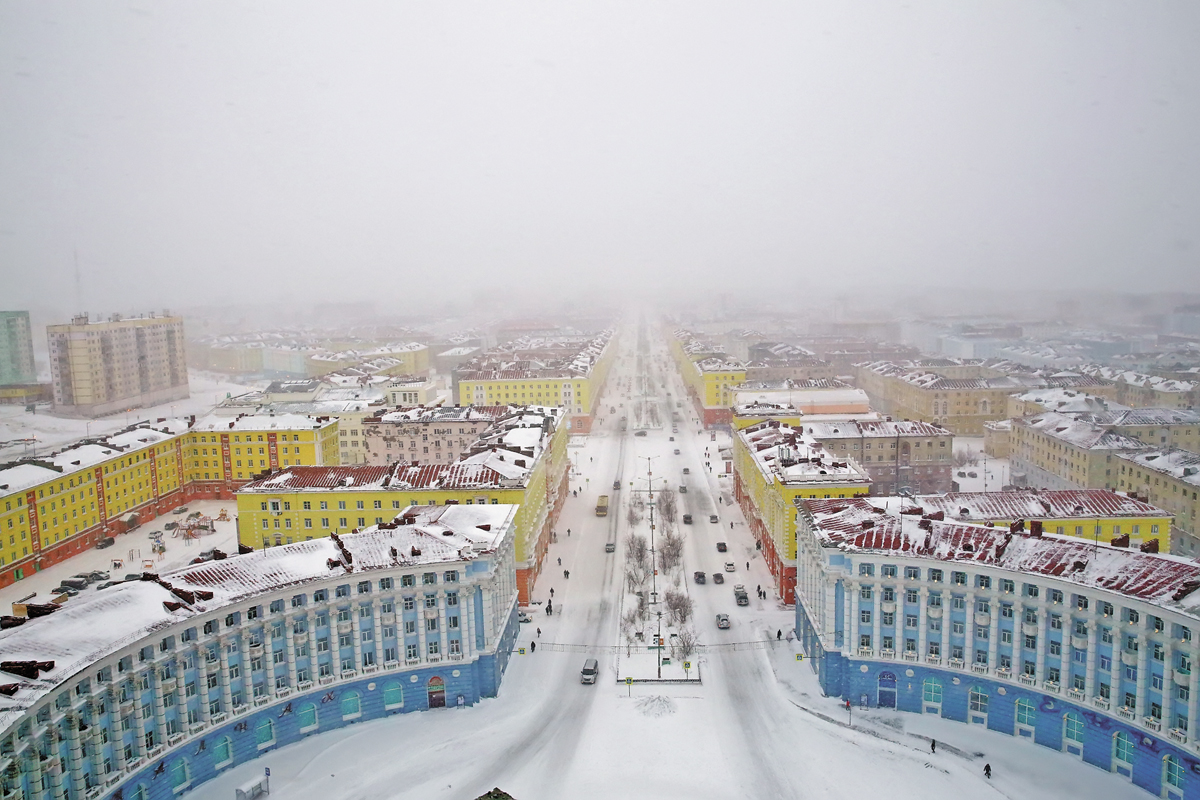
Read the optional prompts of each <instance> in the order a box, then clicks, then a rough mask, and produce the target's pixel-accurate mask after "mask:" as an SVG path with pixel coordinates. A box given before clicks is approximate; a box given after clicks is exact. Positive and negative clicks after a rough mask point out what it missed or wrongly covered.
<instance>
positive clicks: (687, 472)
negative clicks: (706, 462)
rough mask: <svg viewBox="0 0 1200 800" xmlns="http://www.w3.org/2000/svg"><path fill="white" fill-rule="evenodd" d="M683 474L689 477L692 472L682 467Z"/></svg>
mask: <svg viewBox="0 0 1200 800" xmlns="http://www.w3.org/2000/svg"><path fill="white" fill-rule="evenodd" d="M683 474H684V475H691V474H692V471H691V470H690V469H688V468H687V467H684V468H683Z"/></svg>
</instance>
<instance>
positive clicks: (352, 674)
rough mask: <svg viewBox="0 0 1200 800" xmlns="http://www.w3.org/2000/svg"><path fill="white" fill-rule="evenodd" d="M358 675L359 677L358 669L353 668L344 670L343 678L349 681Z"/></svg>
mask: <svg viewBox="0 0 1200 800" xmlns="http://www.w3.org/2000/svg"><path fill="white" fill-rule="evenodd" d="M356 677H358V670H353V669H344V670H342V680H344V681H348V680H350V679H352V678H356Z"/></svg>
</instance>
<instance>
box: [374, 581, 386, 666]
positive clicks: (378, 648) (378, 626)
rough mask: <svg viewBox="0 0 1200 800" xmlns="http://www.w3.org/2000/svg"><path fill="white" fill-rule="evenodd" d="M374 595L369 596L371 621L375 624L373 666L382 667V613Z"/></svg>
mask: <svg viewBox="0 0 1200 800" xmlns="http://www.w3.org/2000/svg"><path fill="white" fill-rule="evenodd" d="M380 609H381V606H380V603H379V601H378V600H377V599H376V598H375V595H371V621H372V622H373V623H375V666H377V667H382V666H383V660H384V659H383V612H382V611H381V610H380Z"/></svg>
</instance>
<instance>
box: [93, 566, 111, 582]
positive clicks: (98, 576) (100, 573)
mask: <svg viewBox="0 0 1200 800" xmlns="http://www.w3.org/2000/svg"><path fill="white" fill-rule="evenodd" d="M88 577H89V578H91V579H92V583H95V582H96V581H106V580H108V577H109V576H108V573H107V572H105V571H104V570H102V569H98V570H96V571H95V572H89V573H88Z"/></svg>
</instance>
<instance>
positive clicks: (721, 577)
mask: <svg viewBox="0 0 1200 800" xmlns="http://www.w3.org/2000/svg"><path fill="white" fill-rule="evenodd" d="M724 582H725V576H724V575H722V574H721V573H719V572H714V573H713V583H724Z"/></svg>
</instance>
